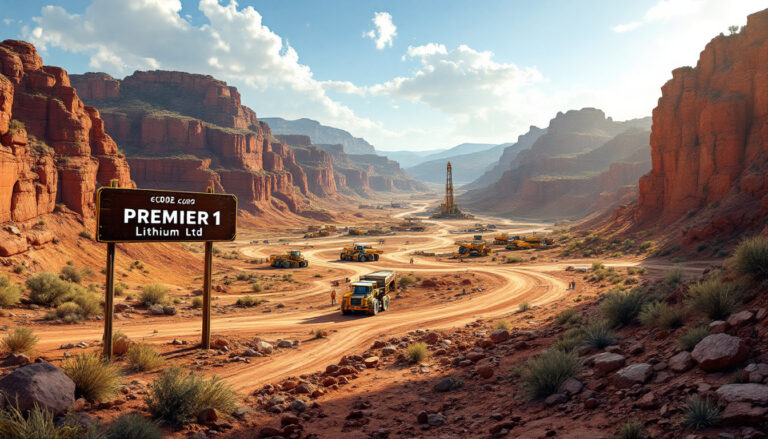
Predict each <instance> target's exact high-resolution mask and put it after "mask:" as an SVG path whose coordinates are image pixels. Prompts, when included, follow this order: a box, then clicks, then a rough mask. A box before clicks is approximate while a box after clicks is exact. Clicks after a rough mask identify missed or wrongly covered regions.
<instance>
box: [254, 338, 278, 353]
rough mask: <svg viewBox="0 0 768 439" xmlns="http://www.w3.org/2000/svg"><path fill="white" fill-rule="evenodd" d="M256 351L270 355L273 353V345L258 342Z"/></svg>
mask: <svg viewBox="0 0 768 439" xmlns="http://www.w3.org/2000/svg"><path fill="white" fill-rule="evenodd" d="M254 347H255V348H256V350H257V351H258V352H261V353H262V354H266V355H269V354H271V353H272V350H273V348H272V345H271V344H269V343H267V342H266V341H258V342H256V344H255V346H254Z"/></svg>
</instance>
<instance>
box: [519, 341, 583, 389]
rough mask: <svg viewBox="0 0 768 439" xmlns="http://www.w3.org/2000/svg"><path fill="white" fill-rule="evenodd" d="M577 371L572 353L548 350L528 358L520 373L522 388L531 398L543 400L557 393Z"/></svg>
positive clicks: (575, 359)
mask: <svg viewBox="0 0 768 439" xmlns="http://www.w3.org/2000/svg"><path fill="white" fill-rule="evenodd" d="M578 370H579V358H578V357H577V356H576V354H574V353H572V352H571V353H568V352H563V351H561V350H558V349H552V350H548V351H546V352H543V353H541V354H539V355H536V356H535V357H532V358H529V359H528V361H527V362H526V364H525V368H524V370H523V372H522V380H523V387H524V388H525V390H526V391H527V392H528V394H529V395H530V397H532V398H544V397H547V396H549V395H551V394H553V393H555V392H557V391H558V389H559V388H560V385H561V384H563V382H564V381H565V380H567V379H568V378H571V377H573V376H574V375H576V373H577V372H578Z"/></svg>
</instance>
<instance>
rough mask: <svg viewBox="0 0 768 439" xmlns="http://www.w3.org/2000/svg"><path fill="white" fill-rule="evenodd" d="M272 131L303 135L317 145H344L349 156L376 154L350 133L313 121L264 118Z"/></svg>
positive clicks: (367, 144) (359, 138) (370, 146)
mask: <svg viewBox="0 0 768 439" xmlns="http://www.w3.org/2000/svg"><path fill="white" fill-rule="evenodd" d="M260 120H262V121H263V122H266V123H267V124H268V125H269V127H270V128H271V129H272V134H275V135H279V134H301V135H304V136H309V138H310V139H312V142H313V143H315V144H329V145H336V144H338V145H344V150H345V151H346V152H347V154H376V149H375V148H374V147H373V145H371V144H370V143H368V142H367V141H366V140H365V139H363V138H361V137H354V136H353V135H352V134H350V133H349V132H348V131H345V130H342V129H340V128H334V127H330V126H327V125H322V124H321V123H320V122H318V121H316V120H312V119H307V118H302V119H296V120H286V119H283V118H282V117H263V118H261V119H260Z"/></svg>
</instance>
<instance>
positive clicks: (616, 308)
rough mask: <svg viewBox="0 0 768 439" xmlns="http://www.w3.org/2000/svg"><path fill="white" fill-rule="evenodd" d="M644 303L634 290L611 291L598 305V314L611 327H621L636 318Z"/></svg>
mask: <svg viewBox="0 0 768 439" xmlns="http://www.w3.org/2000/svg"><path fill="white" fill-rule="evenodd" d="M644 303H645V298H644V297H643V295H642V294H641V293H640V291H638V290H636V289H633V290H631V291H629V292H626V291H613V292H610V293H608V294H606V295H605V298H604V299H603V301H602V302H601V303H600V313H601V314H602V315H603V318H605V319H606V320H607V321H608V323H610V325H611V326H613V327H616V326H623V325H627V324H629V323H630V322H632V320H634V319H635V317H637V315H638V314H639V313H640V309H641V308H642V306H643V304H644Z"/></svg>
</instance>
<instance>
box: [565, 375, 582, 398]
mask: <svg viewBox="0 0 768 439" xmlns="http://www.w3.org/2000/svg"><path fill="white" fill-rule="evenodd" d="M583 388H584V385H583V384H582V383H581V381H579V380H577V379H576V378H568V379H567V380H565V381H564V382H563V384H561V385H560V390H561V391H562V392H565V393H566V394H568V395H576V394H578V393H579V392H581V389H583Z"/></svg>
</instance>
